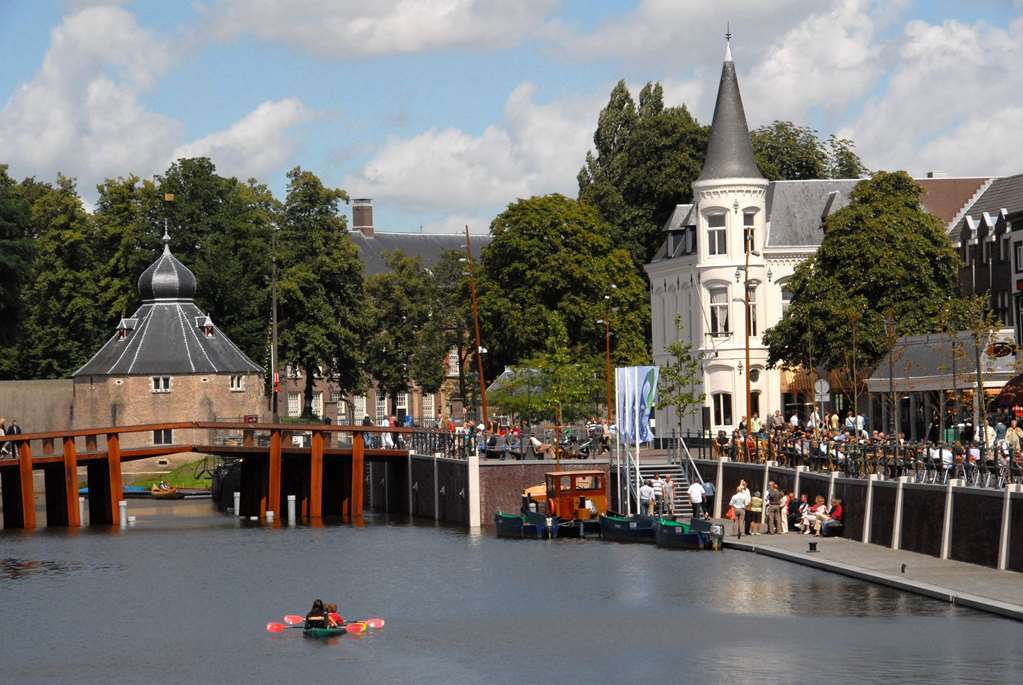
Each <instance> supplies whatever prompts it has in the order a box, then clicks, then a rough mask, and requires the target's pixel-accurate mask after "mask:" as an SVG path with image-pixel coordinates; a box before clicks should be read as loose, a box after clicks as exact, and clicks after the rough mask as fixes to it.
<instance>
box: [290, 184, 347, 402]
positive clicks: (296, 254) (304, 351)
mask: <svg viewBox="0 0 1023 685" xmlns="http://www.w3.org/2000/svg"><path fill="white" fill-rule="evenodd" d="M347 199H348V194H347V193H345V191H343V190H341V189H340V188H329V187H327V186H325V185H323V183H322V182H321V181H320V179H319V178H317V177H316V175H314V174H313V173H311V172H309V171H303V170H302V168H301V167H295V168H294V169H292V170H291V171H289V172H288V192H287V197H286V199H285V201H284V206H283V207H282V209H281V214H280V219H279V225H280V235H279V236H278V246H279V258H280V261H279V264H280V269H281V271H280V278H279V281H278V292H279V307H278V310H279V312H280V314H279V331H280V332H279V337H278V345H279V350H280V358H281V361H282V362H283V363H286V364H292V365H294V366H297V367H298V368H300V369H302V370H303V372H304V373H305V389H304V404H303V412H302V413H303V415H304V416H306V417H311V416H312V415H313V411H312V403H313V387H314V385H315V382H316V378H317V377H318V376H323V377H330V378H332V379H333V380H334V381H335V382H336V383H337V384H338V386H339V388H340V390H341V392H342V394H348V393H350V392H358V391H361V390H362V389H363V388H364V387H365V384H366V376H365V371H364V368H363V364H364V361H363V347H364V333H365V297H364V292H363V280H362V263H361V262H360V261H359V254H358V250H357V249H356V247H355V244H354V243H352V241H351V239H350V238H349V237H348V232H347V221H346V219H345V217H344V215H343V214H341V213H340V211H339V209H340V204H341V202H343V201H347Z"/></svg>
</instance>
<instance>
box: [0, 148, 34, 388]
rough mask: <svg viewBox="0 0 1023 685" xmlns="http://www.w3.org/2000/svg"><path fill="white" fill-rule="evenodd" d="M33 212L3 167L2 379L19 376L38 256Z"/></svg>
mask: <svg viewBox="0 0 1023 685" xmlns="http://www.w3.org/2000/svg"><path fill="white" fill-rule="evenodd" d="M35 249H36V245H35V241H34V240H33V231H32V208H31V204H30V202H29V200H28V198H27V197H26V195H25V193H24V192H23V190H22V187H21V186H20V185H19V184H18V183H17V182H16V181H15V180H14V179H13V178H11V176H10V175H8V173H7V165H6V164H0V321H2V322H3V324H2V325H0V379H10V378H16V377H17V376H18V371H19V368H18V359H19V353H18V345H19V341H20V340H21V339H22V337H23V335H24V331H23V325H24V318H25V286H26V284H27V282H28V278H29V276H30V271H31V268H32V258H33V257H34V255H35Z"/></svg>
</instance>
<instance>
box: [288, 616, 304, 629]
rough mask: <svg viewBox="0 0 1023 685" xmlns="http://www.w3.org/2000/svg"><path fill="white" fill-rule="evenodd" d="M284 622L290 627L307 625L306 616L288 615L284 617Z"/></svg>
mask: <svg viewBox="0 0 1023 685" xmlns="http://www.w3.org/2000/svg"><path fill="white" fill-rule="evenodd" d="M284 622H285V623H287V624H288V625H289V626H298V625H302V624H303V623H305V616H296V615H295V614H288V615H287V616H285V617H284Z"/></svg>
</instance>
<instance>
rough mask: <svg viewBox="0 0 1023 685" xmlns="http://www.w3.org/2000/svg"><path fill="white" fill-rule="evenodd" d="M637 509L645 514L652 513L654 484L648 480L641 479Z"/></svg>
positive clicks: (651, 514)
mask: <svg viewBox="0 0 1023 685" xmlns="http://www.w3.org/2000/svg"><path fill="white" fill-rule="evenodd" d="M639 510H640V513H645V514H646V515H647V516H653V515H654V486H653V485H651V484H650V481H649V480H645V481H643V485H641V486H640V488H639Z"/></svg>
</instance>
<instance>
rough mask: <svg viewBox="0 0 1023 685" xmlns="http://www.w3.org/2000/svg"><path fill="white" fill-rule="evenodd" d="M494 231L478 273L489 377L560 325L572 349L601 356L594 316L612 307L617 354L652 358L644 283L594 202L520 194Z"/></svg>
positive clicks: (538, 348) (536, 348)
mask: <svg viewBox="0 0 1023 685" xmlns="http://www.w3.org/2000/svg"><path fill="white" fill-rule="evenodd" d="M491 233H492V236H493V237H492V240H491V242H490V244H489V245H488V246H487V247H486V248H485V249H484V250H483V259H482V269H481V270H480V272H479V278H478V289H479V305H480V317H481V320H482V326H483V338H484V340H483V346H484V347H486V348H488V350H489V354H488V355H487V356H486V363H487V368H488V374H487V375H488V377H489V378H493V377H495V376H496V375H497V374H498V373H500V371H501V370H503V368H504V367H505V366H509V365H513V364H515V363H518V362H519V361H520V360H524V359H528V358H529V357H532V356H535V355H537V354H541V353H543V352H544V351H545V350H546V349H547V341H548V339H549V338H550V337H551V335H553V334H554V332H555V331H558V330H562V329H563V330H564V331H565V335H566V338H565V340H566V345H567V346H568V349H569V350H570V351H571V352H572V353H573V354H576V355H581V356H586V357H598V356H600V355H602V354H603V340H604V329H603V324H598V323H597V321H598V320H600V319H603V318H604V317H605V316H607V314H608V309H609V308H612V307H617V312H613V313H612V318H611V321H612V326H613V328H612V330H613V332H614V335H615V347H614V352H613V354H614V358H615V359H616V360H617V361H620V362H636V361H642V360H645V359H647V358H648V353H647V347H646V330H647V328H648V326H649V320H650V313H649V294H648V293H647V288H646V284H645V282H644V279H643V278H642V277H641V276H640V275H639V274H638V273H637V272H636V269H635V265H634V262H633V260H632V258H631V255H629V253H628V252H626V251H625V250H624V249H621V248H619V247H617V246H616V245H615V244H614V241H613V240H612V237H611V230H610V228H609V227H608V226H607V224H605V223H604V222H603V221H602V220H601V219H600V217H599V215H598V214H597V211H596V210H595V209H594V208H593V207H591V206H589V205H587V204H585V203H581V202H577V201H575V200H571V199H569V198H566V197H564V196H562V195H545V196H543V197H533V198H530V199H528V200H519V201H518V202H515V203H512V204H511V205H509V206H508V208H507V209H505V210H504V211H503V212H502V213H501V214H499V215H498V216H497V218H495V219H494V221H493V223H492V224H491ZM612 284H613V285H615V286H616V287H615V288H612V287H611V286H612ZM605 296H607V297H608V298H610V299H605Z"/></svg>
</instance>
